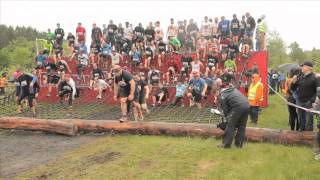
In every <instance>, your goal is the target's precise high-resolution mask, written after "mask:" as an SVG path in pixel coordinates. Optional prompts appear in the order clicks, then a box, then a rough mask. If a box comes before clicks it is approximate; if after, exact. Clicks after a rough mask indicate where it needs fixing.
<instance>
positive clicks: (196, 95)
mask: <svg viewBox="0 0 320 180" xmlns="http://www.w3.org/2000/svg"><path fill="white" fill-rule="evenodd" d="M191 94H192V97H193V98H194V102H196V103H199V102H201V100H202V95H201V94H199V93H197V92H195V91H192V92H191Z"/></svg>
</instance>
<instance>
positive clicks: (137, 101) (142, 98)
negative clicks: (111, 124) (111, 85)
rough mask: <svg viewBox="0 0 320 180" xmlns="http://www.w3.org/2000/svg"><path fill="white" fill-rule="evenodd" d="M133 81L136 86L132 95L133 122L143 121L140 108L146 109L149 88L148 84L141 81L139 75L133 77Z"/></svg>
mask: <svg viewBox="0 0 320 180" xmlns="http://www.w3.org/2000/svg"><path fill="white" fill-rule="evenodd" d="M134 80H135V84H136V89H135V93H134V100H133V105H134V109H133V114H134V119H135V121H139V120H140V121H143V119H144V117H143V113H142V107H144V109H146V110H147V111H148V109H147V104H146V100H147V99H148V97H149V87H148V84H147V83H146V82H145V81H144V80H142V79H141V75H140V73H138V74H136V75H134Z"/></svg>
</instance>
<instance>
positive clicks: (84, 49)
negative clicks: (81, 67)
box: [80, 43, 88, 54]
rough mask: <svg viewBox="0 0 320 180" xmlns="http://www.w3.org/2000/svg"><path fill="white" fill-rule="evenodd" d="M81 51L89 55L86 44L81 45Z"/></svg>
mask: <svg viewBox="0 0 320 180" xmlns="http://www.w3.org/2000/svg"><path fill="white" fill-rule="evenodd" d="M80 49H82V50H83V54H88V48H87V46H86V45H85V44H84V43H83V44H80Z"/></svg>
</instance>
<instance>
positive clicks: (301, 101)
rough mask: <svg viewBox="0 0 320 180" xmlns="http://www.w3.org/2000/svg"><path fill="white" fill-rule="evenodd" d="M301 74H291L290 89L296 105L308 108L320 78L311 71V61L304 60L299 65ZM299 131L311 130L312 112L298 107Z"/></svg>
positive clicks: (314, 98)
mask: <svg viewBox="0 0 320 180" xmlns="http://www.w3.org/2000/svg"><path fill="white" fill-rule="evenodd" d="M301 72H302V73H301V74H300V75H295V76H293V80H292V85H291V91H293V97H294V98H295V99H296V103H297V105H298V106H302V107H304V108H308V109H310V108H311V107H312V103H314V102H315V100H316V97H317V87H320V80H319V78H317V77H316V75H315V74H314V73H313V62H312V61H305V62H304V63H303V64H302V65H301ZM298 120H299V124H300V131H313V114H312V113H308V112H306V111H305V110H302V109H298Z"/></svg>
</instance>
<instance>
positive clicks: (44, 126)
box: [0, 117, 78, 136]
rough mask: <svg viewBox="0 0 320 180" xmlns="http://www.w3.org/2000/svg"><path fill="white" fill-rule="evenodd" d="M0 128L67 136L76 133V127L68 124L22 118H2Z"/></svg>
mask: <svg viewBox="0 0 320 180" xmlns="http://www.w3.org/2000/svg"><path fill="white" fill-rule="evenodd" d="M0 128H2V129H18V130H31V131H44V132H49V133H57V134H63V135H68V136H73V135H75V134H77V132H78V128H77V126H75V125H74V124H73V123H70V122H65V121H56V120H44V119H32V118H24V117H2V118H0Z"/></svg>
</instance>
